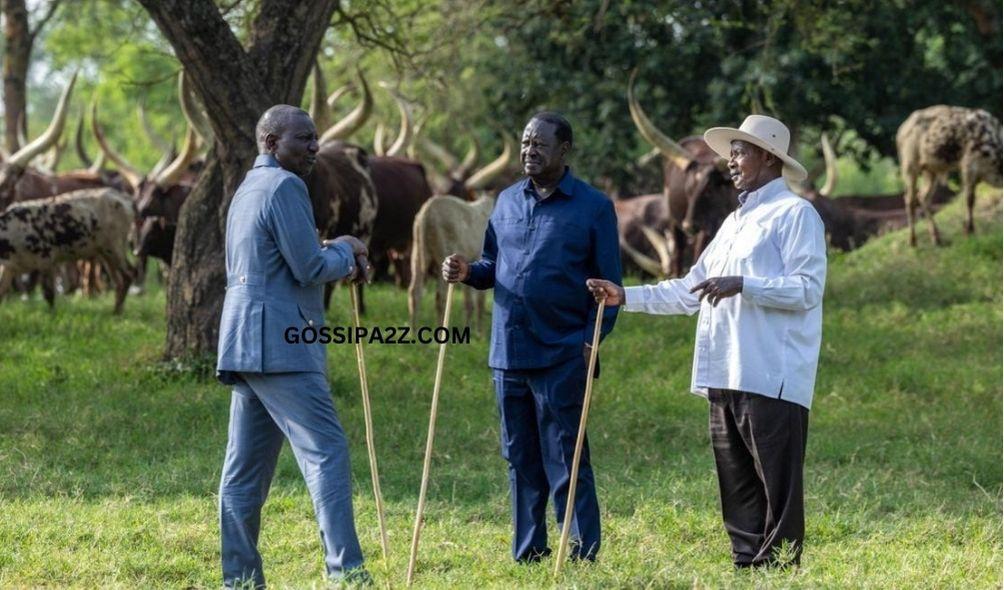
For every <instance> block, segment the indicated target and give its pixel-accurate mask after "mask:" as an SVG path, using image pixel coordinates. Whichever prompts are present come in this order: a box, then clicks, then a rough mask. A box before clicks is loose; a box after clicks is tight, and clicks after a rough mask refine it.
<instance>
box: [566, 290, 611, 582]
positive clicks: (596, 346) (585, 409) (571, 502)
mask: <svg viewBox="0 0 1004 590" xmlns="http://www.w3.org/2000/svg"><path fill="white" fill-rule="evenodd" d="M605 306H606V300H603V301H600V305H599V309H597V310H596V324H595V325H594V326H593V347H592V348H591V349H590V351H589V368H588V369H587V370H586V395H585V396H584V397H583V398H582V418H581V419H580V420H579V435H578V437H576V439H575V455H574V456H573V458H572V473H571V475H570V477H569V480H568V501H567V502H566V503H565V522H564V524H562V525H561V541H560V542H559V543H558V555H557V557H556V558H555V561H554V575H555V577H557V575H558V574H559V573H561V566H562V565H563V564H564V563H565V558H566V556H567V555H568V535H569V533H571V531H572V511H573V510H575V487H576V484H577V483H578V482H579V460H580V459H581V458H582V444H583V442H584V441H585V439H586V420H588V419H589V400H590V398H592V395H593V371H594V370H595V369H596V353H597V352H599V350H600V327H601V326H602V325H603V308H604V307H605Z"/></svg>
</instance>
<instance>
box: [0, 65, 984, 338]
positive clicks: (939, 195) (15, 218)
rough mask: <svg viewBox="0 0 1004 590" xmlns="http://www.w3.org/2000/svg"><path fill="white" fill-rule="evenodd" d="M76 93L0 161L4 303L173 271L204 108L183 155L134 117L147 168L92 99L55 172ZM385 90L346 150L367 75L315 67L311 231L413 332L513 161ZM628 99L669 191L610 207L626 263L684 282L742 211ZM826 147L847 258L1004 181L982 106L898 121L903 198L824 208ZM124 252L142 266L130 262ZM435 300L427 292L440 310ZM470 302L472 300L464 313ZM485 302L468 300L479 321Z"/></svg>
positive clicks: (690, 145) (183, 88) (833, 230)
mask: <svg viewBox="0 0 1004 590" xmlns="http://www.w3.org/2000/svg"><path fill="white" fill-rule="evenodd" d="M74 84H75V76H74V77H73V78H71V80H70V82H69V83H68V84H67V86H66V88H65V89H64V91H63V94H62V95H61V97H60V99H59V102H58V104H57V107H56V111H55V113H54V115H53V118H52V120H51V122H50V124H49V126H48V128H47V129H46V130H45V132H43V133H42V135H41V136H39V137H38V138H37V139H36V140H34V141H32V142H30V143H29V142H24V143H22V145H23V147H21V148H20V149H18V150H17V151H16V152H15V153H13V154H6V153H4V154H2V157H3V161H2V163H0V211H2V212H0V297H2V296H3V294H4V293H5V292H6V291H7V290H8V289H9V288H10V286H11V284H12V283H15V282H17V283H19V284H20V287H21V288H22V289H23V288H31V283H32V280H31V279H27V280H26V277H33V278H34V281H37V282H39V283H40V284H41V287H42V290H43V294H44V296H45V298H46V300H47V302H48V303H49V304H50V306H51V305H53V304H54V297H55V294H56V292H57V290H58V289H57V285H58V286H60V287H61V288H62V289H63V290H64V291H66V290H70V289H72V288H75V287H77V286H80V287H82V288H86V286H87V285H90V284H94V283H96V282H100V281H101V280H102V278H103V277H107V280H109V281H110V282H111V283H112V284H114V290H115V312H116V313H118V312H120V311H121V309H122V305H123V302H124V299H125V297H126V293H127V291H128V290H129V287H130V285H131V284H136V283H138V284H139V285H140V286H141V285H142V282H143V280H144V274H145V268H146V260H147V258H148V257H153V258H157V259H159V260H161V261H162V265H161V266H162V268H165V269H169V268H170V266H171V260H172V251H173V247H174V235H175V230H176V228H177V224H178V219H179V216H180V214H181V209H182V206H183V204H184V202H185V199H186V197H187V196H188V194H189V192H190V191H191V190H192V187H193V186H194V185H195V182H196V180H197V178H198V176H199V173H200V171H201V169H202V167H203V159H202V156H201V155H200V154H201V153H202V152H203V151H204V150H205V149H206V148H207V147H208V146H209V144H210V143H211V141H212V136H211V131H210V130H209V126H208V123H207V118H206V116H205V113H204V112H203V111H202V109H201V107H200V106H199V104H198V101H197V100H196V99H195V97H194V95H193V94H192V93H191V91H190V90H189V89H188V87H187V84H186V83H185V80H184V75H181V76H179V88H178V90H179V101H180V104H181V107H182V111H183V113H184V114H185V117H186V121H187V129H186V133H185V138H184V141H183V144H182V147H181V149H180V151H176V150H175V149H174V147H173V145H171V142H167V141H165V140H163V139H162V138H159V137H157V136H156V134H155V133H153V132H152V130H149V125H148V124H147V122H146V119H145V113H144V112H143V111H142V109H140V117H141V122H142V123H143V126H144V129H146V130H147V133H146V134H147V136H148V137H149V138H150V141H151V143H152V144H153V145H155V146H157V147H158V149H160V150H161V151H162V152H163V157H162V158H161V159H160V161H159V162H158V163H157V164H156V165H155V166H154V167H153V168H152V169H150V170H149V171H147V172H145V173H143V172H140V171H139V169H137V168H136V167H135V166H133V165H132V164H130V163H129V162H128V161H127V160H126V158H124V157H123V156H122V155H121V154H120V153H119V152H117V151H116V150H115V149H114V147H113V146H112V145H110V142H109V141H108V140H107V137H106V135H105V133H104V130H103V127H102V125H101V122H100V113H99V111H98V108H97V105H96V104H92V107H91V110H90V115H91V132H92V133H93V135H94V137H95V139H96V141H97V145H98V146H99V148H100V154H99V155H98V156H97V157H96V158H95V159H93V160H92V159H91V158H90V157H89V155H88V154H87V153H86V150H85V149H84V147H83V141H82V135H83V133H84V126H83V123H82V121H81V123H80V124H79V125H78V126H77V131H76V142H75V143H76V150H77V154H78V156H79V158H80V160H81V162H83V163H84V165H85V166H87V168H86V169H84V170H75V171H69V172H63V173H55V172H53V169H54V168H55V162H58V153H59V152H58V150H59V149H60V148H61V147H62V146H61V144H60V143H59V138H60V137H61V136H62V134H63V130H64V127H65V124H66V118H67V110H68V105H69V101H70V98H71V95H72V91H73V87H74ZM384 88H385V89H386V91H387V92H389V93H390V94H391V96H392V97H393V99H394V101H395V103H396V104H397V106H398V111H399V113H400V125H399V130H398V132H397V134H396V137H395V138H394V139H393V141H390V140H389V139H388V137H387V135H388V132H387V129H388V127H387V126H385V125H384V124H383V123H379V124H378V125H377V127H376V129H377V132H376V135H375V137H374V139H373V142H372V143H373V153H370V152H368V151H367V150H366V149H364V148H363V147H361V146H359V145H357V144H354V143H350V142H349V137H350V136H352V135H353V134H355V133H357V132H358V131H359V130H360V129H361V128H363V126H364V125H366V123H367V122H368V120H370V119H371V118H372V114H373V110H374V109H373V105H374V101H373V96H372V94H371V91H370V86H369V84H368V83H367V81H366V79H365V77H364V76H363V74H362V73H361V72H359V74H358V84H351V85H347V86H344V87H342V88H339V89H338V90H336V91H335V92H333V93H331V94H330V95H327V91H326V88H324V80H323V77H322V76H321V74H320V71H319V69H318V68H315V75H314V78H313V87H312V93H311V99H310V111H311V115H312V117H313V118H314V120H315V121H316V122H317V124H318V130H319V135H320V137H321V149H320V151H319V152H318V155H317V160H316V164H315V167H314V170H313V171H312V172H311V173H310V176H309V177H307V178H306V179H305V181H306V184H307V187H308V191H309V193H310V197H311V201H312V203H311V204H312V208H313V213H314V218H315V222H316V224H317V229H318V232H319V237H320V238H332V237H335V236H337V235H342V234H352V235H356V236H358V237H360V238H361V239H362V240H364V241H365V242H367V243H368V244H369V247H370V251H371V256H372V260H373V263H374V266H375V271H376V273H375V275H376V278H377V280H390V279H393V280H394V281H395V282H396V283H397V284H398V286H399V287H402V288H403V287H406V286H407V287H408V293H409V297H408V299H409V305H408V308H409V315H410V319H411V322H412V324H415V323H416V321H417V318H418V316H419V308H420V301H421V294H422V291H423V282H424V279H425V278H426V277H427V276H430V275H435V274H436V269H437V268H438V264H439V262H440V261H441V260H442V259H443V258H444V257H445V256H446V255H448V254H450V253H453V252H460V253H463V254H464V255H465V256H467V257H468V258H476V257H477V255H478V253H479V251H480V246H481V241H482V238H483V235H484V231H485V227H486V226H487V223H488V217H489V215H490V214H491V211H492V207H493V206H494V195H495V194H496V192H497V189H498V188H500V186H502V185H503V184H505V183H506V182H511V181H512V180H513V179H514V178H515V176H516V175H517V174H518V173H514V170H513V168H512V166H511V160H512V152H513V149H512V142H511V140H510V139H509V138H508V137H507V136H505V135H503V138H502V144H503V146H504V149H503V151H502V153H501V154H500V155H499V156H498V157H497V158H496V159H495V160H493V161H492V162H490V163H488V164H486V165H484V166H483V167H481V168H478V166H477V164H478V160H479V158H480V149H479V146H478V144H477V142H476V141H473V140H472V143H471V149H470V151H469V152H468V154H467V155H466V156H465V157H464V158H463V159H462V160H461V159H459V158H456V157H455V156H454V155H453V154H451V153H450V152H449V151H448V150H447V149H445V148H443V147H442V146H440V145H438V144H436V143H435V142H434V141H433V140H432V139H431V138H428V137H425V136H423V135H422V134H421V131H420V125H415V124H414V122H413V120H412V113H411V105H410V104H409V103H408V102H407V101H406V100H405V99H404V98H403V97H401V96H400V95H398V94H397V93H396V92H395V91H394V90H393V89H391V88H390V87H388V86H386V85H384ZM351 93H355V94H357V95H358V97H359V104H358V105H357V106H356V107H355V108H354V109H353V110H352V111H351V112H349V113H348V114H347V115H346V116H345V117H344V118H342V119H341V120H338V121H335V122H332V119H333V113H332V107H333V105H334V104H335V102H336V101H338V100H339V99H340V98H341V97H343V96H346V95H348V94H351ZM627 102H628V109H629V112H630V115H631V118H632V120H633V121H634V123H635V125H636V126H637V129H638V132H639V133H640V135H641V137H642V138H644V140H645V141H646V142H648V143H650V144H651V145H652V146H653V147H654V148H655V150H654V152H653V153H656V154H658V156H659V157H660V158H661V163H662V173H663V174H662V176H663V186H662V190H661V192H658V193H655V194H648V195H641V196H637V197H631V198H620V199H617V200H616V201H615V208H616V211H617V217H618V230H619V233H620V241H621V251H622V256H623V259H624V263H625V266H626V267H628V268H634V269H636V270H638V271H641V272H643V273H647V274H649V275H652V276H656V277H672V276H680V275H681V274H682V273H684V272H685V271H686V269H687V267H688V265H689V264H691V263H692V262H693V261H694V260H695V259H696V258H697V257H698V256H700V253H701V251H702V250H703V249H704V248H705V247H706V246H707V245H708V243H709V242H710V241H711V239H712V238H713V237H714V235H715V232H716V231H717V229H718V227H719V225H720V224H721V223H722V221H723V220H724V219H725V217H726V216H727V215H728V214H729V212H731V211H732V210H733V209H734V208H735V207H736V204H737V198H738V195H737V193H736V190H735V189H734V188H733V185H732V182H731V179H730V177H729V173H728V170H727V168H726V166H725V162H724V161H723V160H722V159H721V158H719V157H718V156H717V155H715V154H714V152H712V151H711V149H710V148H709V147H708V146H707V144H706V143H704V140H703V139H701V138H699V137H687V138H684V139H681V140H680V141H679V142H677V141H674V140H673V139H671V138H670V137H669V136H668V135H667V134H665V133H664V132H663V131H661V130H660V129H659V128H658V127H657V126H656V125H655V124H654V123H653V122H652V120H651V119H650V118H649V116H648V115H647V114H646V113H645V111H644V109H643V108H642V106H641V102H640V100H639V98H638V96H637V93H636V90H635V76H634V74H632V76H631V79H630V81H629V83H628V86H627ZM821 143H822V151H823V156H824V161H825V167H824V168H823V169H821V170H820V171H818V172H817V173H816V174H814V175H810V178H809V180H807V181H806V182H804V183H803V184H801V185H800V186H796V187H792V188H793V189H794V190H796V191H798V192H799V193H801V194H802V195H803V196H804V197H805V198H806V199H808V200H809V201H810V202H812V204H813V205H814V206H815V208H816V210H817V211H818V212H819V214H820V216H821V218H822V219H823V221H824V224H825V225H826V229H827V234H828V238H829V240H830V242H831V245H833V246H834V247H837V248H840V249H843V250H849V249H852V248H855V247H857V246H859V245H860V244H861V243H863V242H864V241H865V240H867V239H868V238H869V237H871V236H873V235H875V234H877V233H880V232H882V231H885V230H888V229H890V228H896V227H902V226H909V228H910V241H911V244H913V245H915V244H916V238H915V234H914V228H913V226H914V217H915V215H914V213H915V209H916V208H917V207H918V206H919V208H920V209H922V210H923V212H924V214H925V215H926V216H927V218H928V222H929V224H930V228H931V236H932V239H933V240H934V242H935V243H939V242H940V236H939V234H938V231H937V227H936V226H935V224H934V220H933V219H932V213H933V211H934V210H935V208H936V207H937V206H939V205H940V204H942V203H944V202H946V201H947V200H948V199H950V198H951V197H952V193H951V192H950V191H948V190H947V189H946V188H945V187H944V182H943V181H944V179H945V176H946V175H947V174H948V173H949V172H951V171H953V170H958V171H959V172H960V177H961V186H962V192H963V194H964V195H965V201H966V205H967V211H968V213H967V220H966V227H965V229H966V231H967V233H971V232H972V231H973V221H972V208H973V200H974V187H975V186H976V185H977V184H978V183H979V182H988V183H991V184H994V185H996V186H1000V185H1001V128H1000V123H999V121H997V119H995V118H994V117H993V116H992V115H990V114H989V113H987V112H986V111H982V110H977V109H965V108H961V107H948V106H935V107H930V108H927V109H923V110H919V111H916V112H914V113H913V114H912V115H910V117H909V118H907V120H906V121H905V122H904V123H903V125H902V126H901V127H900V130H899V133H897V137H896V143H897V148H898V153H899V159H900V165H901V172H902V175H903V181H904V184H905V186H906V192H905V194H904V195H903V196H900V195H898V194H895V195H859V196H850V197H848V196H844V197H840V198H833V196H832V195H833V190H834V188H835V186H836V182H837V171H836V166H835V164H834V162H835V155H834V153H833V150H832V148H831V146H830V144H829V142H828V141H827V139H826V136H825V135H823V138H822V142H821ZM433 161H435V162H436V164H437V165H438V166H437V165H433V164H432V162H433ZM106 165H111V166H114V170H109V169H106V168H105V166H106ZM437 167H441V168H442V171H440V170H437ZM824 172H825V174H826V182H825V183H824V186H823V187H822V188H820V189H817V188H816V187H815V182H814V181H815V180H816V178H817V177H818V175H819V174H822V173H824ZM920 178H924V179H925V180H926V188H925V190H924V191H923V192H919V191H918V188H917V184H918V180H919V179H920ZM493 189H494V190H493ZM904 205H905V206H904ZM130 244H131V247H132V251H133V252H132V253H133V255H134V256H135V258H136V260H137V261H138V265H137V266H134V265H133V263H131V262H130V261H129V259H128V257H127V255H126V254H127V249H128V248H129V247H130ZM438 283H439V281H437V284H438ZM438 295H441V294H440V293H439V292H438V291H437V301H438V300H439V299H440V297H439V296H438ZM472 307H473V305H472V298H471V297H470V296H469V297H468V305H467V310H468V319H470V315H471V312H472ZM482 307H483V304H482V300H481V298H480V297H478V298H477V308H478V311H479V313H478V322H480V318H481V314H480V310H481V308H482Z"/></svg>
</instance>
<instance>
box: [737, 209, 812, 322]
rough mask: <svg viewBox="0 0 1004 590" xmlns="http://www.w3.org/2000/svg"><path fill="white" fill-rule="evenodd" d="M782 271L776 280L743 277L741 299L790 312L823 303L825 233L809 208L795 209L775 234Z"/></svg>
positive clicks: (774, 278)
mask: <svg viewBox="0 0 1004 590" xmlns="http://www.w3.org/2000/svg"><path fill="white" fill-rule="evenodd" d="M778 238H779V239H778V241H779V244H778V246H779V249H780V251H781V260H782V261H783V263H784V271H783V274H781V275H780V276H774V277H764V276H744V277H743V292H742V296H743V299H745V300H747V301H749V302H751V303H755V304H757V305H763V306H765V307H776V308H778V309H787V310H793V311H804V310H809V309H812V308H813V307H816V306H817V305H819V304H820V302H821V301H822V300H823V287H824V285H825V283H826V231H825V229H824V227H823V221H822V220H821V219H820V218H819V214H818V213H816V210H815V209H814V208H813V207H812V206H811V205H808V204H806V205H805V206H802V207H798V208H797V209H796V210H795V211H794V212H793V213H792V215H791V216H790V217H789V218H788V219H786V220H785V223H783V224H781V226H780V230H779V232H778Z"/></svg>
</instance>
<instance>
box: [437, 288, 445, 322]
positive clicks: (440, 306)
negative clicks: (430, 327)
mask: <svg viewBox="0 0 1004 590" xmlns="http://www.w3.org/2000/svg"><path fill="white" fill-rule="evenodd" d="M444 284H445V283H444V282H443V281H436V317H437V318H442V317H443V310H444V309H445V307H446V293H445V287H444V286H443V285H444ZM437 324H438V320H437Z"/></svg>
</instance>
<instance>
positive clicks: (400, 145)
mask: <svg viewBox="0 0 1004 590" xmlns="http://www.w3.org/2000/svg"><path fill="white" fill-rule="evenodd" d="M380 85H381V86H383V87H384V88H386V89H387V91H388V92H390V93H391V96H393V97H394V100H395V102H397V110H398V112H400V113H401V128H400V130H399V131H398V133H397V139H395V140H394V143H393V144H391V146H390V148H388V149H387V155H388V156H401V155H404V152H405V150H407V149H408V146H410V145H411V140H412V137H413V136H414V126H413V125H412V122H411V108H410V107H409V106H408V103H406V102H405V100H404V98H403V97H401V95H400V94H398V93H397V92H395V91H393V90H391V89H390V88H389V87H388V86H387V85H385V84H384V83H383V82H381V83H380Z"/></svg>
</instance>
